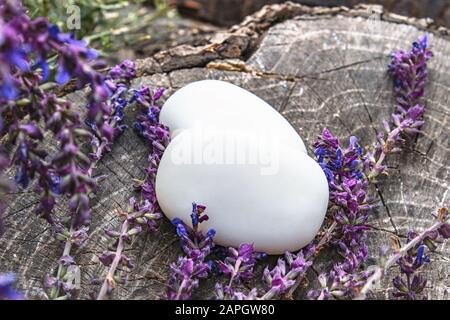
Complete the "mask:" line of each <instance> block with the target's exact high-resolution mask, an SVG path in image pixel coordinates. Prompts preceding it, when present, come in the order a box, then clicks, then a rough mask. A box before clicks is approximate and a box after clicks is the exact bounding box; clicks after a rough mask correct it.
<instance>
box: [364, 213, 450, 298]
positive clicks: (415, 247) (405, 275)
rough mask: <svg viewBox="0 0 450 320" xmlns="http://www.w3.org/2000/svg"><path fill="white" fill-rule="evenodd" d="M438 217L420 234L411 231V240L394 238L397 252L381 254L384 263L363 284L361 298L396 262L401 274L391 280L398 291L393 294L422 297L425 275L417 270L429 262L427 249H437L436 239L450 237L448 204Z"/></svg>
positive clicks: (401, 296)
mask: <svg viewBox="0 0 450 320" xmlns="http://www.w3.org/2000/svg"><path fill="white" fill-rule="evenodd" d="M433 217H434V219H435V221H434V223H433V225H431V226H430V227H429V228H427V229H426V230H424V231H423V232H421V233H420V234H418V233H415V232H413V231H410V232H408V242H407V243H406V244H405V245H404V246H403V247H401V248H400V246H399V242H398V240H397V239H395V241H394V242H393V247H394V253H393V254H392V255H391V256H390V257H389V258H387V257H385V256H386V253H383V254H382V257H383V259H382V261H381V265H380V266H378V267H377V268H376V269H375V270H374V271H373V273H372V275H371V276H370V277H369V278H368V279H367V281H366V282H365V284H364V285H363V286H362V289H361V290H360V292H359V294H358V295H357V298H358V299H365V298H366V296H367V293H368V292H370V291H371V290H372V287H373V285H374V284H376V283H379V282H380V280H381V278H382V277H383V276H384V275H385V274H386V271H387V270H388V269H389V268H391V267H393V266H394V265H395V264H397V265H399V267H400V275H397V276H395V277H394V279H393V280H392V282H393V285H394V288H395V292H394V293H393V295H394V297H397V298H403V299H410V300H415V299H423V298H425V296H424V295H423V290H424V288H425V286H426V282H427V280H426V278H424V276H423V275H421V274H418V271H419V270H420V269H421V267H422V266H423V265H424V264H426V263H429V258H428V255H426V254H425V250H427V249H428V250H429V251H434V250H435V249H436V243H440V242H443V241H445V240H447V239H449V238H450V233H449V232H448V230H449V229H450V224H449V222H448V218H449V214H448V209H447V208H441V209H439V210H438V212H437V214H436V215H433Z"/></svg>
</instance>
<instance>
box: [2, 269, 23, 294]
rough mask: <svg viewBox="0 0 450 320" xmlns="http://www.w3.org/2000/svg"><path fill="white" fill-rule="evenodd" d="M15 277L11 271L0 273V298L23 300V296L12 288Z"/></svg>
mask: <svg viewBox="0 0 450 320" xmlns="http://www.w3.org/2000/svg"><path fill="white" fill-rule="evenodd" d="M15 281H16V277H15V275H14V274H12V273H6V274H0V300H23V299H24V296H23V295H22V293H20V292H19V291H17V290H15V289H14V288H13V285H14V282H15Z"/></svg>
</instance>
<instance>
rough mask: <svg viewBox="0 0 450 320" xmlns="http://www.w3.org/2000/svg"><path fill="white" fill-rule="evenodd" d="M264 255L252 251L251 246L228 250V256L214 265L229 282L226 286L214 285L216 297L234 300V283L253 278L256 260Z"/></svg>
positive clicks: (244, 245) (246, 245)
mask: <svg viewBox="0 0 450 320" xmlns="http://www.w3.org/2000/svg"><path fill="white" fill-rule="evenodd" d="M263 256H265V254H260V253H257V252H255V251H254V250H253V244H247V243H244V244H241V245H240V246H239V249H237V250H236V249H235V248H233V247H230V248H228V256H227V257H226V258H225V259H224V260H223V261H221V260H218V261H216V264H217V266H218V268H219V270H220V272H222V273H223V274H224V275H225V276H226V277H228V278H229V279H230V280H229V282H228V284H227V285H225V286H223V285H222V284H220V283H217V284H216V297H217V298H218V299H221V300H225V299H227V300H229V299H234V298H235V290H234V288H233V286H234V285H235V283H239V282H241V281H248V280H250V279H252V278H253V277H254V274H253V268H254V267H255V264H256V262H257V260H258V259H260V258H261V257H263Z"/></svg>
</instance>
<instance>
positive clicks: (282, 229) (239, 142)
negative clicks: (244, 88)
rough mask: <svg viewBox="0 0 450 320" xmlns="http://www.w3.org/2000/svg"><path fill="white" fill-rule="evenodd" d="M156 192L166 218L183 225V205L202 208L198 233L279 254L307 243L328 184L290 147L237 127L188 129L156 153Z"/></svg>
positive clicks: (317, 224) (224, 242) (317, 223)
mask: <svg viewBox="0 0 450 320" xmlns="http://www.w3.org/2000/svg"><path fill="white" fill-rule="evenodd" d="M163 110H164V109H163ZM199 116H200V115H199ZM166 121H169V120H168V119H167V118H166ZM254 121H257V119H256V118H255V119H254ZM173 123H175V121H174V122H173ZM292 134H296V133H292ZM265 138H268V136H267V137H265ZM156 195H157V199H158V202H159V204H160V206H161V209H162V211H163V212H164V214H165V215H166V216H167V217H168V218H169V219H173V218H175V217H178V218H181V219H182V220H183V221H184V222H185V223H186V224H187V225H191V222H190V216H189V215H190V212H191V203H192V202H193V201H195V202H197V203H199V204H203V205H205V206H206V208H207V209H206V213H207V214H208V216H209V220H208V221H206V222H203V223H201V224H200V228H201V229H202V230H205V231H206V230H207V229H209V228H213V229H215V230H216V231H217V233H216V236H215V238H214V240H215V242H216V243H218V244H220V245H223V246H235V247H237V246H239V244H241V243H253V244H254V247H255V249H256V250H257V251H261V252H266V253H269V254H281V253H284V252H285V251H286V250H290V251H292V250H297V249H300V248H302V247H303V246H305V245H307V244H308V243H309V242H310V241H311V240H312V239H313V238H314V236H315V235H316V233H317V232H318V230H319V228H320V226H321V224H322V222H323V219H324V217H325V213H326V209H327V204H328V184H327V180H326V178H325V175H324V173H323V171H322V169H321V168H320V166H319V165H318V164H317V163H316V162H315V161H314V160H313V159H312V158H310V157H309V156H308V155H307V154H306V153H304V152H303V150H302V149H301V148H299V147H293V146H292V144H289V143H286V144H283V143H279V141H278V140H276V139H262V141H261V142H257V140H255V137H254V136H253V135H252V134H251V133H249V132H248V131H246V130H241V129H239V128H234V129H228V130H226V131H224V130H223V129H221V128H216V129H212V128H210V129H209V130H206V131H205V130H203V129H199V128H191V129H186V130H183V131H181V132H180V133H179V134H177V135H176V136H175V137H174V138H173V140H172V141H171V142H170V144H169V145H168V147H167V149H166V151H165V152H164V155H163V157H162V159H161V162H160V165H159V169H158V172H157V176H156Z"/></svg>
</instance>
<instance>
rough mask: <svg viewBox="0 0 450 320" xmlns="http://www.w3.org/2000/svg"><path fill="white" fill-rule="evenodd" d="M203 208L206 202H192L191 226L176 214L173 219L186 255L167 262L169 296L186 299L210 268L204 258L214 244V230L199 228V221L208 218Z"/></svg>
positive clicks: (174, 298) (170, 297)
mask: <svg viewBox="0 0 450 320" xmlns="http://www.w3.org/2000/svg"><path fill="white" fill-rule="evenodd" d="M204 210H205V206H202V205H197V204H196V203H193V204H192V214H191V220H192V229H191V228H188V227H187V226H186V225H185V224H184V223H183V222H182V221H181V220H180V219H178V218H175V219H173V220H172V223H173V224H174V225H175V226H176V230H177V234H178V236H179V237H180V240H181V248H182V249H183V251H184V253H185V254H186V256H183V257H179V258H178V260H177V262H173V263H171V264H170V271H171V274H170V277H169V280H168V282H167V285H166V296H167V299H169V300H186V299H189V298H190V297H191V295H192V291H193V290H194V289H196V288H197V287H198V283H199V279H201V278H205V277H206V276H207V275H208V274H209V272H210V271H211V263H208V262H206V261H205V259H206V257H207V256H208V255H209V254H210V253H211V249H212V248H213V247H214V242H213V237H214V235H215V233H216V232H215V231H214V230H213V229H210V230H208V232H207V233H206V235H204V234H203V233H202V232H201V231H199V230H198V225H199V224H200V223H202V222H203V221H206V220H208V216H207V215H206V214H204Z"/></svg>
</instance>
